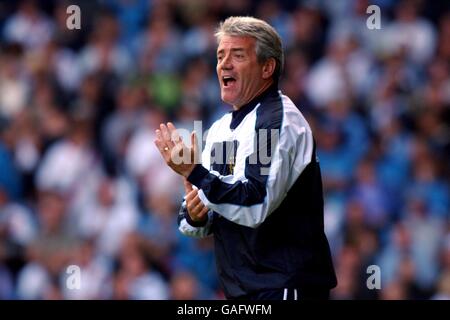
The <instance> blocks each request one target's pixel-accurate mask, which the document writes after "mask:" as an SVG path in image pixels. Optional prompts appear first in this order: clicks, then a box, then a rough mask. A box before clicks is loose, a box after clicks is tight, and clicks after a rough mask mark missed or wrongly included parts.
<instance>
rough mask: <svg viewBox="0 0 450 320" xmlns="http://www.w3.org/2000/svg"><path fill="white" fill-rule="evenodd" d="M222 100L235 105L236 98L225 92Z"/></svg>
mask: <svg viewBox="0 0 450 320" xmlns="http://www.w3.org/2000/svg"><path fill="white" fill-rule="evenodd" d="M222 101H223V102H225V103H227V104H231V105H234V104H235V101H236V99H235V98H234V97H230V95H227V94H223V95H222Z"/></svg>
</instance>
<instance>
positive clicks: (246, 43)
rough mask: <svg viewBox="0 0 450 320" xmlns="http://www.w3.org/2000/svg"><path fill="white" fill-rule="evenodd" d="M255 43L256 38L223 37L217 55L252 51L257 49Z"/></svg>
mask: <svg viewBox="0 0 450 320" xmlns="http://www.w3.org/2000/svg"><path fill="white" fill-rule="evenodd" d="M255 43H256V40H255V38H253V37H250V36H231V35H223V36H222V37H221V38H220V40H219V45H218V46H217V53H221V52H224V51H230V50H236V49H241V50H244V51H248V50H252V49H254V47H255Z"/></svg>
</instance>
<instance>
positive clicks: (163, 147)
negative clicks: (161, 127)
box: [154, 139, 168, 160]
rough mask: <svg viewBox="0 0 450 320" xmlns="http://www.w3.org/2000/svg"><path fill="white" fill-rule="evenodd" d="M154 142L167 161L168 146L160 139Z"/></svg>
mask: <svg viewBox="0 0 450 320" xmlns="http://www.w3.org/2000/svg"><path fill="white" fill-rule="evenodd" d="M154 142H155V145H156V147H157V148H158V150H159V153H161V155H162V156H163V158H164V160H167V156H168V153H167V151H166V150H165V148H167V147H166V145H165V144H164V143H163V142H161V141H160V140H158V139H156V140H155V141H154Z"/></svg>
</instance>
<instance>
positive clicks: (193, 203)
mask: <svg viewBox="0 0 450 320" xmlns="http://www.w3.org/2000/svg"><path fill="white" fill-rule="evenodd" d="M199 203H202V201H201V200H200V198H199V197H198V196H195V197H194V199H192V200H191V201H189V202H188V203H187V204H188V208H189V209H191V210H193V209H194V208H195V207H196V206H197V205H198V204H199Z"/></svg>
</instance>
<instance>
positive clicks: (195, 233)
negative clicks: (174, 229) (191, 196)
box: [178, 199, 213, 238]
mask: <svg viewBox="0 0 450 320" xmlns="http://www.w3.org/2000/svg"><path fill="white" fill-rule="evenodd" d="M212 219H213V215H212V211H211V210H210V211H209V212H208V218H207V220H206V221H202V222H196V221H193V220H192V219H191V218H190V217H189V214H188V212H187V207H186V199H184V200H183V202H182V204H181V208H180V211H179V213H178V230H180V232H181V233H183V234H184V235H187V236H191V237H196V238H203V237H206V236H208V235H210V234H211V223H212Z"/></svg>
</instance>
